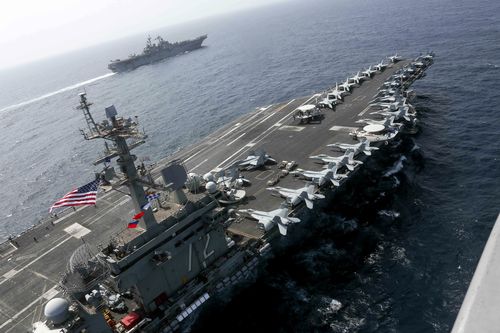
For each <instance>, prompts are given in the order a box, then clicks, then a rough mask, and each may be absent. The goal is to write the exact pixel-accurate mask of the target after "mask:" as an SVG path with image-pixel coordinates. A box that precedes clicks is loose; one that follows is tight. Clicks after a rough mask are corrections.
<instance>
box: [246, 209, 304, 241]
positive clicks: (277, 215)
mask: <svg viewBox="0 0 500 333" xmlns="http://www.w3.org/2000/svg"><path fill="white" fill-rule="evenodd" d="M238 212H239V213H243V214H245V215H248V216H249V217H251V218H253V219H255V220H257V221H258V224H259V227H260V228H261V229H263V230H265V231H268V230H270V229H271V228H272V227H274V225H278V229H279V232H280V234H282V235H283V236H286V232H287V229H288V226H289V225H290V224H291V223H299V222H300V219H299V218H296V217H288V208H286V207H280V208H278V209H275V210H272V211H270V212H264V211H261V210H255V209H240V210H238Z"/></svg>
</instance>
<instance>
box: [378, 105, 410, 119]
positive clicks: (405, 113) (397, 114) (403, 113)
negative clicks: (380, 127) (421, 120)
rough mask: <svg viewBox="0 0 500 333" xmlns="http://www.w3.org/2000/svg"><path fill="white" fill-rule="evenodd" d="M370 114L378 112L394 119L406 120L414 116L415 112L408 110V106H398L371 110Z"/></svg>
mask: <svg viewBox="0 0 500 333" xmlns="http://www.w3.org/2000/svg"><path fill="white" fill-rule="evenodd" d="M371 114H379V115H382V116H384V117H394V118H395V119H396V120H399V119H401V118H403V119H404V120H406V121H411V118H410V117H414V116H415V113H414V112H411V111H410V107H408V106H400V107H399V108H398V109H397V110H395V111H391V109H383V110H380V111H375V112H371Z"/></svg>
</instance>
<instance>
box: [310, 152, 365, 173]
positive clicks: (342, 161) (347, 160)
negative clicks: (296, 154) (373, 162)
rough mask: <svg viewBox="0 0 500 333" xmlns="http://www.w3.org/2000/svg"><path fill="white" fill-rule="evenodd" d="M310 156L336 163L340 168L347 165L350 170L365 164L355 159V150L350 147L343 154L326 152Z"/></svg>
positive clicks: (325, 161) (324, 161)
mask: <svg viewBox="0 0 500 333" xmlns="http://www.w3.org/2000/svg"><path fill="white" fill-rule="evenodd" d="M309 158H312V159H318V160H321V161H322V162H323V163H334V164H335V166H336V167H337V168H338V169H340V168H342V167H343V166H345V167H346V168H347V169H348V170H350V171H353V170H354V168H355V167H356V166H358V165H360V164H363V162H361V161H357V160H355V159H354V151H353V150H350V149H348V150H346V152H345V153H344V155H342V156H337V157H334V156H329V155H326V154H319V155H314V156H309Z"/></svg>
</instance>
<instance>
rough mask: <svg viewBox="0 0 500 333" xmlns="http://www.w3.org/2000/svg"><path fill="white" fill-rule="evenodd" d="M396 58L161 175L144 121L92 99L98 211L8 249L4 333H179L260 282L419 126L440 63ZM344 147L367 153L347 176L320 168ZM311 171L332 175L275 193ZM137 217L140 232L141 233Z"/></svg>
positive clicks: (245, 123) (268, 112)
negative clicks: (427, 78) (208, 305)
mask: <svg viewBox="0 0 500 333" xmlns="http://www.w3.org/2000/svg"><path fill="white" fill-rule="evenodd" d="M390 60H392V61H388V63H387V64H385V65H384V66H381V67H379V70H377V71H375V70H373V71H372V72H370V71H368V74H366V75H365V77H364V78H363V80H362V81H363V82H361V81H360V82H359V83H357V84H355V82H354V81H356V79H353V80H346V83H345V84H344V88H343V89H349V90H350V92H349V93H348V94H345V96H344V97H343V98H342V101H340V100H332V99H331V98H330V97H331V96H330V95H329V92H332V91H334V90H335V89H337V90H338V89H340V88H339V86H337V87H336V88H335V89H333V88H332V89H329V90H328V91H325V92H322V93H318V94H314V95H312V96H307V97H301V98H296V99H292V100H290V101H286V102H283V103H280V104H276V105H269V106H267V107H262V108H258V109H256V110H255V111H253V112H251V113H249V114H247V115H244V116H242V117H240V118H239V119H237V120H235V121H234V122H232V123H230V124H229V125H227V126H225V127H224V128H221V129H220V130H218V131H216V132H215V133H213V134H211V135H210V136H208V137H207V138H205V139H203V140H202V141H200V142H199V143H197V144H195V145H192V146H191V147H187V148H185V149H183V150H181V151H179V152H177V153H176V154H174V155H172V156H169V157H167V158H165V159H164V160H161V161H159V162H157V163H155V165H154V166H153V167H151V168H148V167H145V166H144V165H142V164H141V163H139V162H138V161H137V160H136V157H135V156H134V155H132V154H131V149H133V148H136V147H138V146H140V145H141V144H143V143H144V142H145V141H146V139H147V135H146V134H145V133H143V132H141V131H140V130H139V129H138V126H139V125H138V120H137V119H135V120H134V119H130V118H123V117H120V116H118V111H117V110H116V109H115V108H114V107H113V106H110V107H108V108H106V110H105V114H106V119H104V120H102V121H100V122H97V121H95V120H94V117H95V116H96V114H97V112H102V111H99V110H92V112H93V113H94V114H92V112H91V109H90V106H91V103H90V102H89V101H88V100H87V96H86V95H85V94H80V104H79V106H78V109H80V110H81V111H82V112H83V114H84V119H85V122H86V125H87V129H86V130H84V131H82V134H83V135H84V138H85V139H87V140H93V139H103V140H105V142H106V144H105V151H104V155H101V156H100V157H99V158H98V159H97V160H96V165H98V164H102V165H104V166H103V169H102V172H100V173H99V174H98V175H96V176H97V177H99V178H100V179H101V181H102V186H101V188H102V189H103V191H102V192H100V193H99V195H98V200H97V205H96V206H84V207H78V208H68V209H65V210H63V211H60V212H58V213H57V215H53V216H50V217H47V219H45V220H44V221H41V222H40V223H39V224H38V225H35V226H34V227H33V228H31V229H30V230H27V231H26V232H24V233H22V234H21V235H18V236H16V237H13V238H11V239H9V241H7V242H5V243H3V244H0V262H1V265H0V293H1V295H2V297H1V300H0V331H1V332H25V331H33V332H159V331H163V332H172V331H177V330H178V329H179V328H180V327H182V322H183V321H184V320H189V319H187V318H189V316H190V314H191V313H193V312H194V311H197V310H198V308H200V307H201V306H202V305H203V303H205V302H206V301H207V300H208V299H209V298H210V297H211V296H213V295H214V294H216V293H217V292H220V291H221V290H223V289H225V288H230V287H231V286H232V285H234V284H236V283H238V281H241V280H243V279H245V278H246V277H248V276H250V275H252V274H254V272H255V267H256V265H257V264H258V262H259V258H260V257H262V256H264V255H265V253H267V252H268V251H269V250H270V249H271V241H273V242H274V241H278V242H279V240H280V237H286V236H284V235H283V234H286V233H287V232H288V233H293V232H294V231H298V230H294V227H293V226H292V225H291V224H292V223H297V222H299V219H298V218H297V217H300V218H301V219H302V221H301V222H300V223H307V218H306V216H307V209H308V208H312V207H311V206H312V204H313V202H314V204H316V201H319V200H321V193H323V194H328V195H332V194H333V195H334V193H335V191H336V190H337V189H338V188H339V187H342V186H343V184H344V183H345V182H347V181H349V179H350V178H351V177H355V171H356V170H357V169H359V168H362V167H363V166H362V165H361V164H360V163H358V162H362V161H363V160H366V159H367V158H376V155H377V154H383V153H384V150H383V149H379V150H376V149H377V148H379V147H381V146H384V144H385V143H387V141H390V140H392V139H394V137H396V136H398V135H402V133H403V132H404V130H403V127H401V124H399V125H398V124H397V123H392V122H393V121H394V120H396V121H401V122H404V123H406V124H405V125H404V127H407V128H410V129H411V128H413V127H414V126H415V122H416V116H417V114H416V113H415V111H414V110H413V109H412V108H411V105H410V104H409V103H408V100H410V99H411V96H412V95H413V94H412V93H411V91H409V90H408V88H409V86H410V85H411V84H412V83H413V82H414V81H415V80H416V79H419V78H421V77H423V76H424V75H425V70H426V69H427V68H428V67H429V66H430V65H431V64H432V63H433V55H432V54H429V55H425V56H419V57H418V58H416V59H399V58H397V57H392V58H391V59H390ZM379 65H380V64H379ZM370 69H371V67H370ZM358 76H359V73H358ZM350 81H352V82H351V83H352V85H351V88H345V86H346V85H348V84H349V82H350ZM381 89H382V90H381ZM381 91H382V92H381ZM377 96H378V97H377ZM394 103H396V104H398V103H400V104H398V105H400V106H398V107H396V108H393V107H391V106H390V105H391V104H394ZM396 104H395V105H396ZM319 106H323V107H324V108H319ZM381 106H382V107H381ZM399 110H401V113H399ZM96 111H97V112H96ZM119 111H121V110H119ZM123 111H125V110H123ZM403 111H404V112H403ZM374 112H375V113H374ZM384 112H385V113H384ZM387 112H389V113H387ZM393 114H394V115H393ZM383 115H384V116H383ZM384 117H385V118H384ZM99 118H103V117H99ZM367 118H368V119H367ZM398 118H399V119H398ZM362 119H364V120H363V121H362V122H360V120H362ZM370 119H371V120H370ZM387 119H390V121H389V122H387ZM147 122H148V120H147V119H146V120H144V123H143V124H141V125H143V126H144V127H145V128H147ZM382 123H383V124H384V125H381V124H382ZM366 138H369V139H370V140H371V141H372V142H371V146H370V148H371V149H368V146H369V145H367V144H366V142H365V143H363V144H364V145H365V146H363V145H361V143H362V142H363V140H365V139H366ZM153 140H154V139H153ZM109 143H111V144H109ZM334 143H341V144H342V143H343V144H347V145H357V146H355V147H357V148H353V149H352V150H347V152H346V155H347V153H352V155H351V158H348V159H346V160H345V161H343V162H341V161H340V160H339V161H338V162H337V163H335V164H334V165H335V170H334V171H331V170H330V168H333V165H332V164H327V165H325V167H326V169H325V168H323V167H322V166H321V165H320V164H318V163H317V162H318V161H317V160H314V159H311V158H309V157H310V156H312V155H318V154H322V153H324V154H328V155H330V156H332V157H341V156H343V155H344V151H343V150H342V149H337V150H334V149H332V148H331V147H327V145H328V144H334ZM341 147H342V145H337V148H341ZM353 147H354V146H353ZM363 147H364V148H363ZM344 148H345V147H344ZM352 156H355V158H357V159H358V160H359V161H358V162H356V161H355V160H353V159H352ZM113 159H116V164H115V165H113V164H112V163H111V161H112V160H113ZM273 159H274V160H275V162H274V163H273V161H272V160H273ZM337 167H338V171H339V172H342V174H340V175H339V174H337ZM302 170H313V171H320V170H326V172H325V173H324V176H319V177H318V178H317V179H315V178H314V177H313V178H312V179H309V182H310V183H314V182H315V181H316V183H317V184H316V185H314V187H312V191H309V190H308V191H305V192H301V193H298V194H297V195H296V196H295V198H293V199H292V198H288V202H287V200H286V198H281V197H279V195H277V193H274V195H273V193H271V191H269V190H268V189H267V188H269V187H270V186H274V187H276V186H280V187H281V188H289V189H299V188H303V187H304V186H305V185H306V184H307V183H306V181H305V180H304V179H303V178H304V177H303V176H300V174H304V175H307V171H302ZM328 170H330V171H328ZM249 184H251V185H249ZM309 188H311V187H309ZM68 190H69V189H68ZM277 190H278V189H276V188H275V192H277ZM299 192H300V191H299ZM314 194H320V195H319V196H317V197H314V196H313V195H314ZM151 198H153V199H151ZM149 200H151V201H149ZM306 206H307V207H306ZM280 207H281V208H280ZM268 212H270V213H268ZM138 213H140V214H138ZM136 214H137V215H136ZM134 215H135V216H139V217H138V220H139V221H140V222H139V225H138V226H137V227H136V228H128V225H129V223H130V222H131V220H132V217H133V216H134Z"/></svg>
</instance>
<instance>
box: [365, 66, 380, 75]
mask: <svg viewBox="0 0 500 333" xmlns="http://www.w3.org/2000/svg"><path fill="white" fill-rule="evenodd" d="M376 72H377V71H374V70H373V69H372V66H370V67H368V69H366V70H364V71H362V72H361V74H363V75H364V76H365V77H372V75H373V74H375V73H376Z"/></svg>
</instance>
